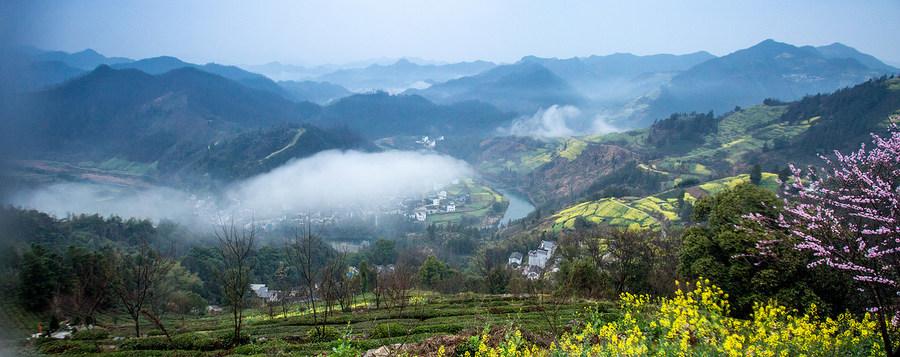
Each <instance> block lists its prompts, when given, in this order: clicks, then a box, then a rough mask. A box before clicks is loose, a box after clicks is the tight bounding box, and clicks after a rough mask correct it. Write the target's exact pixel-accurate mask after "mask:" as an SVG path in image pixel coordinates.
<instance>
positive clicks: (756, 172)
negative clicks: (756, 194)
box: [750, 164, 762, 185]
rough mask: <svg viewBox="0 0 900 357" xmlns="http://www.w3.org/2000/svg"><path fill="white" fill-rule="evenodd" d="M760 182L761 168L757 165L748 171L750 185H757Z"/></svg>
mask: <svg viewBox="0 0 900 357" xmlns="http://www.w3.org/2000/svg"><path fill="white" fill-rule="evenodd" d="M760 182H762V167H760V166H759V164H755V165H753V168H751V169H750V183H752V184H754V185H759V183H760Z"/></svg>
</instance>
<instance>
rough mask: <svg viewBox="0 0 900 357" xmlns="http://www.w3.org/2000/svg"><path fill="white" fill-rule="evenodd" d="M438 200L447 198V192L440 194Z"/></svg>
mask: <svg viewBox="0 0 900 357" xmlns="http://www.w3.org/2000/svg"><path fill="white" fill-rule="evenodd" d="M438 198H440V199H445V198H447V191H441V192H438Z"/></svg>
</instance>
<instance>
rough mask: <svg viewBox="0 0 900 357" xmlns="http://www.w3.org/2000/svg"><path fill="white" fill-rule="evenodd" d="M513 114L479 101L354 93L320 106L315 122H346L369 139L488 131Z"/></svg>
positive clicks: (337, 124)
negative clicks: (448, 101)
mask: <svg viewBox="0 0 900 357" xmlns="http://www.w3.org/2000/svg"><path fill="white" fill-rule="evenodd" d="M512 117H513V114H511V113H505V112H502V111H500V110H498V109H497V108H495V107H493V106H491V105H489V104H485V103H480V102H474V101H466V102H460V103H453V104H447V105H440V104H435V103H432V102H431V101H429V100H427V99H425V98H423V97H421V96H418V95H391V94H388V93H385V92H376V93H371V94H356V95H352V96H349V97H345V98H341V99H340V100H338V101H336V102H334V103H332V104H331V105H328V106H326V107H324V108H322V112H321V114H320V115H318V116H316V118H315V120H314V121H313V123H314V124H316V125H318V126H322V127H341V126H345V127H348V128H350V129H351V130H354V131H357V132H359V133H360V134H361V135H363V136H365V137H367V138H369V139H377V138H382V137H386V136H395V135H434V136H440V135H475V136H486V135H489V134H490V133H491V132H492V131H493V129H494V128H496V127H498V126H500V125H503V124H505V123H507V122H508V121H509V120H511V119H512Z"/></svg>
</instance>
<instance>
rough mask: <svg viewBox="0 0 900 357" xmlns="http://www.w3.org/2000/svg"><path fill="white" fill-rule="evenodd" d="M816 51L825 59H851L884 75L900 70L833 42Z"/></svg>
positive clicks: (817, 48) (873, 57)
mask: <svg viewBox="0 0 900 357" xmlns="http://www.w3.org/2000/svg"><path fill="white" fill-rule="evenodd" d="M816 50H817V51H819V53H821V54H822V56H825V57H826V58H852V59H855V60H856V61H857V62H859V63H862V65H864V66H866V67H869V68H871V69H874V70H878V71H883V72H885V73H900V69H897V68H895V67H892V66H889V65H887V64H885V63H884V62H881V60H879V59H877V58H875V56H872V55H868V54H865V53H862V52H859V51H857V50H856V49H855V48H853V47H850V46H847V45H845V44H842V43H840V42H835V43H832V44H830V45H827V46H819V47H816Z"/></svg>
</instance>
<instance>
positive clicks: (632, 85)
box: [519, 52, 715, 107]
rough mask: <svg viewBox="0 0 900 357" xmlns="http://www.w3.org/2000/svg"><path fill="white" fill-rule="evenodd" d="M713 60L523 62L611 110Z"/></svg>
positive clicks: (705, 56)
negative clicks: (547, 72)
mask: <svg viewBox="0 0 900 357" xmlns="http://www.w3.org/2000/svg"><path fill="white" fill-rule="evenodd" d="M712 58H715V56H713V55H711V54H709V53H707V52H696V53H691V54H686V55H671V54H659V55H650V56H637V55H633V54H630V53H616V54H612V55H607V56H590V57H572V58H566V59H557V58H541V57H535V56H527V57H523V58H522V59H521V60H520V61H519V62H521V63H537V64H540V65H542V66H544V67H545V68H547V69H548V70H550V71H551V72H553V74H556V75H557V76H559V77H560V78H562V79H563V80H565V81H566V82H568V83H569V84H571V85H572V86H573V87H574V88H576V90H578V92H579V93H580V94H581V95H582V96H584V97H586V98H589V99H590V100H591V101H592V104H593V105H598V106H603V107H611V106H621V105H623V104H625V103H626V102H628V101H631V100H633V99H634V98H637V97H639V96H642V95H644V94H647V93H649V92H652V91H654V90H657V89H658V88H659V87H660V86H662V85H664V84H666V83H668V81H669V80H670V79H671V78H672V76H673V75H674V74H677V73H678V72H681V71H684V70H686V69H688V68H690V67H692V66H694V65H697V64H699V63H702V62H704V61H707V60H710V59H712Z"/></svg>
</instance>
